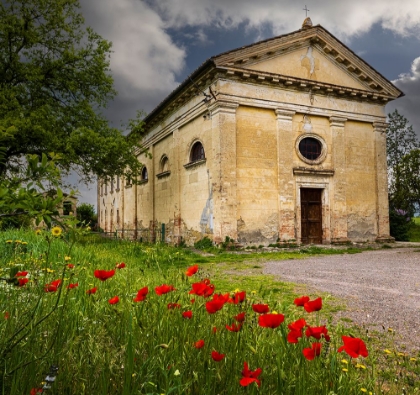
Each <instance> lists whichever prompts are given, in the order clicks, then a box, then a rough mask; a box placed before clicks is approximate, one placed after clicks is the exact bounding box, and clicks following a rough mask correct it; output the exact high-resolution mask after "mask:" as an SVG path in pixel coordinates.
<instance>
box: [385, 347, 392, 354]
mask: <svg viewBox="0 0 420 395" xmlns="http://www.w3.org/2000/svg"><path fill="white" fill-rule="evenodd" d="M384 353H385V354H392V351H389V350H388V349H387V348H386V349H385V350H384Z"/></svg>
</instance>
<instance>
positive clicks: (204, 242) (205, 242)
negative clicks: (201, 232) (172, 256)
mask: <svg viewBox="0 0 420 395" xmlns="http://www.w3.org/2000/svg"><path fill="white" fill-rule="evenodd" d="M194 248H197V249H198V250H206V249H210V248H213V242H212V241H211V240H210V239H209V238H208V237H207V236H206V237H203V238H202V239H200V240H198V241H196V242H195V243H194Z"/></svg>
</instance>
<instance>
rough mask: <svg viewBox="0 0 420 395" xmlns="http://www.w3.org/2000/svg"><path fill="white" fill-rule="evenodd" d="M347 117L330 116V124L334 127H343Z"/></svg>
mask: <svg viewBox="0 0 420 395" xmlns="http://www.w3.org/2000/svg"><path fill="white" fill-rule="evenodd" d="M346 121H347V118H341V117H330V126H331V127H336V128H344V125H345V124H346Z"/></svg>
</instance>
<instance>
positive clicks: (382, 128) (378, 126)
mask: <svg viewBox="0 0 420 395" xmlns="http://www.w3.org/2000/svg"><path fill="white" fill-rule="evenodd" d="M372 125H373V131H374V132H379V133H385V132H386V129H387V128H388V124H387V123H386V122H373V123H372Z"/></svg>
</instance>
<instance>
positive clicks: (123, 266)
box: [115, 262, 126, 269]
mask: <svg viewBox="0 0 420 395" xmlns="http://www.w3.org/2000/svg"><path fill="white" fill-rule="evenodd" d="M125 266H126V265H125V263H124V262H121V263H116V264H115V267H116V268H117V269H124V268H125Z"/></svg>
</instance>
